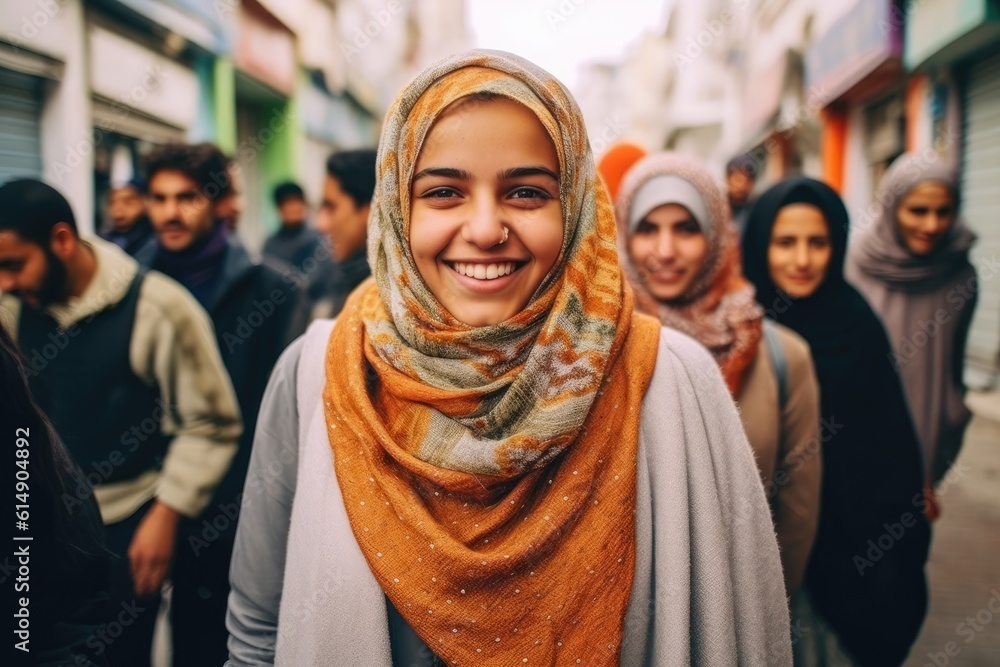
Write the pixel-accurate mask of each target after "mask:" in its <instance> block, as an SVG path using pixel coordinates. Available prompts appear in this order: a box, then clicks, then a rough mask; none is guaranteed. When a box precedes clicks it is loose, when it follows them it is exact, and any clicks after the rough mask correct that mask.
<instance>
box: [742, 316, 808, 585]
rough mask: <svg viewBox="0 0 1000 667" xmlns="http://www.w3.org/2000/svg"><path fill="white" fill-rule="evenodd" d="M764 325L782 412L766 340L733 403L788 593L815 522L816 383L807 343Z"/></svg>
mask: <svg viewBox="0 0 1000 667" xmlns="http://www.w3.org/2000/svg"><path fill="white" fill-rule="evenodd" d="M770 324H771V326H773V327H774V329H775V331H777V333H778V339H779V340H780V342H781V347H782V349H783V350H784V353H785V354H784V356H785V365H786V367H787V370H786V376H785V377H786V380H785V381H786V392H787V398H786V402H785V406H784V410H781V408H780V406H779V397H778V380H777V376H776V374H775V370H774V366H773V365H772V363H771V356H770V353H769V351H768V347H767V341H766V338H762V339H761V341H760V347H759V350H758V352H757V358H756V359H755V360H754V362H753V363H752V364H751V366H750V367H749V369H748V374H747V377H746V379H745V381H744V383H743V388H742V390H741V391H740V395H739V397H738V399H737V401H736V402H737V404H738V405H739V407H740V418H741V420H742V421H743V428H745V429H746V432H747V439H748V440H749V441H750V446H751V448H752V449H753V451H754V455H755V456H756V458H757V467H758V468H760V474H761V479H762V480H763V482H764V491H765V493H766V495H767V498H768V501H769V502H770V504H771V512H772V513H773V515H774V526H775V529H776V531H777V533H778V546H779V547H780V548H781V564H782V567H783V568H784V572H785V588H786V589H787V592H788V594H789V595H791V594H793V593H794V592H795V591H796V590H798V588H799V586H800V585H801V584H802V578H803V576H804V575H805V571H806V565H807V564H808V562H809V555H810V553H811V552H812V546H813V542H814V541H815V539H816V527H817V524H818V521H819V501H820V479H821V467H820V466H821V458H822V456H821V451H820V446H821V443H820V439H819V436H820V434H819V426H820V414H819V385H818V383H817V381H816V371H815V369H814V368H813V363H812V356H811V355H810V352H809V345H808V344H807V343H806V342H805V341H804V340H803V339H802V338H801V337H800V336H799V335H798V334H796V333H794V332H793V331H792V330H790V329H788V328H786V327H783V326H781V325H779V324H774V323H770Z"/></svg>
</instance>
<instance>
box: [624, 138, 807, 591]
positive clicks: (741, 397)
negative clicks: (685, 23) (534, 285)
mask: <svg viewBox="0 0 1000 667" xmlns="http://www.w3.org/2000/svg"><path fill="white" fill-rule="evenodd" d="M616 208H617V218H618V238H619V248H620V254H621V257H622V264H623V265H624V268H625V273H626V275H627V276H629V279H630V282H631V283H632V285H633V287H634V288H635V291H636V303H637V304H638V307H639V308H640V309H641V310H643V311H644V312H647V313H649V314H651V315H655V316H656V317H658V318H659V319H660V320H661V321H662V322H663V324H664V325H666V326H668V327H671V328H674V329H677V330H678V331H682V332H684V333H686V334H688V335H689V336H691V337H693V338H694V339H695V340H697V341H698V342H700V343H701V344H702V345H704V346H705V347H707V348H708V350H709V352H711V353H712V356H714V357H715V360H716V362H717V363H718V364H719V368H720V369H721V370H722V375H723V377H724V378H725V379H726V383H727V385H728V386H729V391H730V393H731V394H732V396H733V398H735V399H736V402H737V403H738V404H739V406H740V418H741V420H742V422H743V427H744V428H745V429H746V433H747V438H748V439H749V441H750V446H751V447H752V448H753V451H754V455H755V458H756V459H757V466H758V467H759V468H760V473H761V480H762V481H763V483H764V490H765V492H766V494H767V497H768V500H769V501H770V503H771V512H772V514H773V516H774V525H775V529H776V530H777V533H778V546H779V547H780V548H781V562H782V566H783V569H784V572H785V588H786V590H787V591H788V594H789V595H791V594H793V593H795V592H796V591H797V590H798V588H799V586H800V585H801V583H802V577H803V576H804V574H805V569H806V563H807V562H808V560H809V553H810V551H811V550H812V545H813V541H814V539H815V537H816V526H817V523H818V521H819V497H820V452H819V390H818V388H817V386H816V372H815V370H814V369H813V364H812V359H811V357H810V356H809V346H808V345H806V343H805V341H803V340H802V338H800V337H799V336H798V335H797V334H795V333H794V332H792V331H791V330H790V329H787V328H786V327H783V326H781V325H780V324H775V323H774V322H772V321H766V322H765V321H764V311H763V310H762V309H761V307H760V306H759V305H757V302H756V301H755V300H754V288H753V286H752V285H750V284H749V283H748V282H747V281H746V279H745V278H743V271H742V267H741V266H740V255H739V247H738V241H737V238H736V233H735V231H734V230H733V229H732V228H731V226H730V223H729V209H728V207H727V206H726V201H725V197H724V195H723V193H722V191H721V189H720V188H719V187H718V185H717V184H716V182H715V181H714V180H713V179H712V176H711V174H709V173H708V171H707V170H706V169H705V168H704V167H702V166H701V165H700V164H699V163H698V162H697V161H696V160H694V159H693V158H689V157H684V156H681V155H675V154H666V153H660V154H654V155H651V156H648V157H646V158H644V159H643V160H641V161H640V162H638V163H637V164H636V165H635V166H634V167H633V168H632V169H631V170H629V171H628V173H627V174H626V176H625V180H624V181H623V183H622V187H621V191H620V195H619V198H618V201H617V207H616Z"/></svg>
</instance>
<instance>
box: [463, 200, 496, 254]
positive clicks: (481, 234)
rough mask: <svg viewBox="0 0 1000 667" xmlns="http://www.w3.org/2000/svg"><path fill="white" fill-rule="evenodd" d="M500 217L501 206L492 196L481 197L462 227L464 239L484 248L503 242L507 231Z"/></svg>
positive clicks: (474, 204) (475, 202) (474, 203)
mask: <svg viewBox="0 0 1000 667" xmlns="http://www.w3.org/2000/svg"><path fill="white" fill-rule="evenodd" d="M500 218H501V216H500V207H499V206H497V205H496V203H495V202H494V201H493V200H492V199H491V198H486V197H482V198H479V200H478V201H474V202H473V206H472V211H471V214H470V216H469V219H468V221H467V222H466V223H465V225H463V227H462V239H463V240H465V241H467V242H469V243H471V244H473V245H475V246H478V247H479V248H482V249H484V250H487V249H489V248H492V247H494V246H496V245H498V244H500V243H503V241H504V237H505V236H506V233H505V232H504V224H503V222H502V221H501V219H500Z"/></svg>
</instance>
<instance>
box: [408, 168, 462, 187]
mask: <svg viewBox="0 0 1000 667" xmlns="http://www.w3.org/2000/svg"><path fill="white" fill-rule="evenodd" d="M428 176H438V177H441V178H456V179H458V180H460V181H471V180H472V174H470V173H469V172H467V171H465V170H464V169H453V168H451V167H428V168H427V169H423V170H421V171H419V172H417V173H416V174H414V176H413V182H414V183H416V182H417V181H418V180H420V179H421V178H426V177H428Z"/></svg>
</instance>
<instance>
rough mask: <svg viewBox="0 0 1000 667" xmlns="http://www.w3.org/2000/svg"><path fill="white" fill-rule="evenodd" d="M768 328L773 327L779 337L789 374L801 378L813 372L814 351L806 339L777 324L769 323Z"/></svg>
mask: <svg viewBox="0 0 1000 667" xmlns="http://www.w3.org/2000/svg"><path fill="white" fill-rule="evenodd" d="M768 326H770V327H772V328H773V329H774V332H775V333H776V334H777V336H778V342H779V344H780V345H781V351H782V352H784V354H785V360H786V363H787V364H788V369H789V374H790V375H793V376H799V375H801V374H802V373H803V372H806V371H808V370H811V369H812V367H813V358H812V351H811V350H810V348H809V343H808V342H806V339H805V338H803V337H802V336H800V335H799V334H797V333H796V332H795V331H793V330H791V329H789V328H788V327H786V326H784V325H781V324H778V323H777V322H769V323H768Z"/></svg>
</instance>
